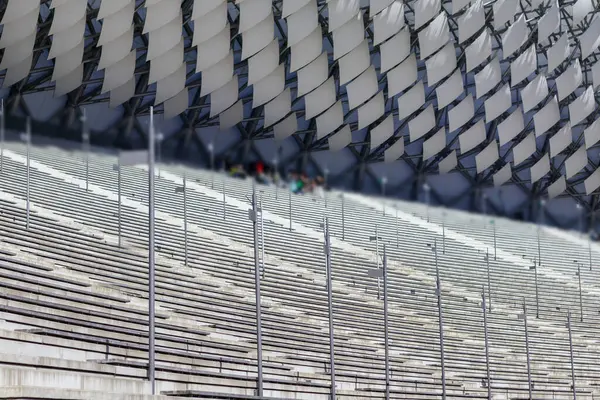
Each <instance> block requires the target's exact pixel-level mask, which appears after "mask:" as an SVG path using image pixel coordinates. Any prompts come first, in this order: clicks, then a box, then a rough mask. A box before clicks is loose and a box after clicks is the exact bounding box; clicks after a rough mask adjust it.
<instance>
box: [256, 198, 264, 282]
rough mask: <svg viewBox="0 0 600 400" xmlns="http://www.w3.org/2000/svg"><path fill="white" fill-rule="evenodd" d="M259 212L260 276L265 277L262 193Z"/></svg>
mask: <svg viewBox="0 0 600 400" xmlns="http://www.w3.org/2000/svg"><path fill="white" fill-rule="evenodd" d="M258 207H259V212H260V266H261V272H262V277H263V278H264V277H265V224H264V217H263V206H262V195H261V196H260V202H259V205H258Z"/></svg>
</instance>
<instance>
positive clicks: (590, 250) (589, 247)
mask: <svg viewBox="0 0 600 400" xmlns="http://www.w3.org/2000/svg"><path fill="white" fill-rule="evenodd" d="M590 236H591V235H590V234H589V233H588V255H589V259H590V271H591V270H592V238H591V237H590Z"/></svg>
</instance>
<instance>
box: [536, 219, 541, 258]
mask: <svg viewBox="0 0 600 400" xmlns="http://www.w3.org/2000/svg"><path fill="white" fill-rule="evenodd" d="M537 250H538V265H542V246H541V240H540V226H539V225H538V230H537Z"/></svg>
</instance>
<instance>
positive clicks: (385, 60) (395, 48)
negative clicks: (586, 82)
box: [379, 29, 600, 82]
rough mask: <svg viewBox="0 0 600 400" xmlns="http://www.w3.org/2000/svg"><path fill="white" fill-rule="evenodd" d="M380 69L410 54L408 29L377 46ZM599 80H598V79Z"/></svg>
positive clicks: (384, 70)
mask: <svg viewBox="0 0 600 400" xmlns="http://www.w3.org/2000/svg"><path fill="white" fill-rule="evenodd" d="M379 53H380V55H381V57H380V70H381V73H384V72H387V71H389V70H390V69H392V68H393V67H395V66H396V65H398V64H400V63H401V62H402V61H403V60H404V59H406V57H408V56H409V55H410V54H411V51H410V30H409V29H402V30H401V31H400V32H399V33H398V34H397V35H395V36H394V37H393V38H391V39H390V40H388V41H387V42H385V43H382V44H381V46H379ZM599 82H600V80H599Z"/></svg>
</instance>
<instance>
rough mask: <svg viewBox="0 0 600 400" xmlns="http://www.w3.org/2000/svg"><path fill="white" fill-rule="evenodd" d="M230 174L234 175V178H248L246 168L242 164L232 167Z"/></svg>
mask: <svg viewBox="0 0 600 400" xmlns="http://www.w3.org/2000/svg"><path fill="white" fill-rule="evenodd" d="M229 174H230V175H231V176H232V177H233V178H241V179H244V178H246V175H247V174H246V170H245V169H244V166H243V165H242V164H236V165H234V166H232V167H231V170H230V171H229Z"/></svg>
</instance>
